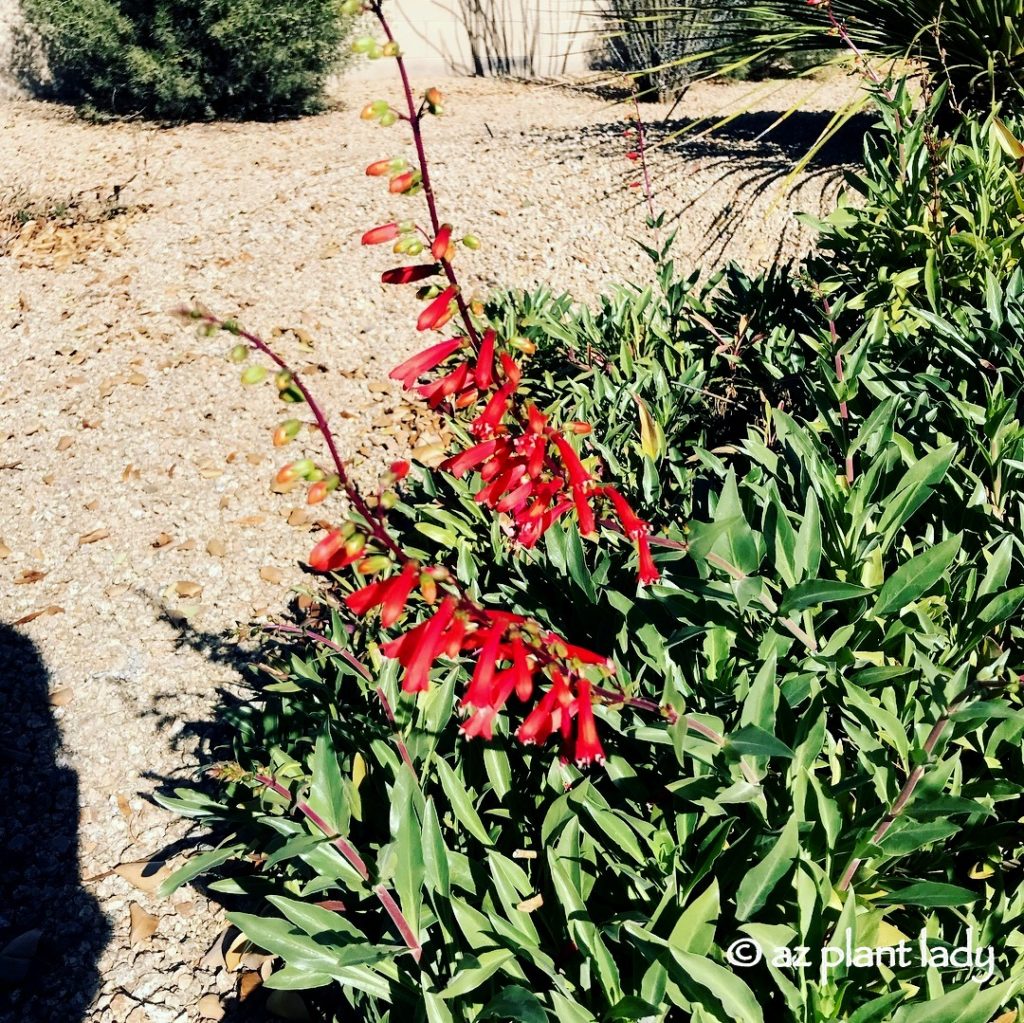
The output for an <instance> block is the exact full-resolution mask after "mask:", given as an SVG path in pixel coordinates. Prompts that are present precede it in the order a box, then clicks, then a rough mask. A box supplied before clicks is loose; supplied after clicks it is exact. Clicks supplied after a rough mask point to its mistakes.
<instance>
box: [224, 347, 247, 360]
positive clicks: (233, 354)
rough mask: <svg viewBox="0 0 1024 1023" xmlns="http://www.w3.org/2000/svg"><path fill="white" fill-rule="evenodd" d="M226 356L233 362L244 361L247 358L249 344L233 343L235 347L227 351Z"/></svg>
mask: <svg viewBox="0 0 1024 1023" xmlns="http://www.w3.org/2000/svg"><path fill="white" fill-rule="evenodd" d="M228 358H229V359H230V360H231V361H232V362H235V363H237V362H245V360H246V359H248V358H249V346H248V345H235V347H234V348H232V349H231V351H230V352H228Z"/></svg>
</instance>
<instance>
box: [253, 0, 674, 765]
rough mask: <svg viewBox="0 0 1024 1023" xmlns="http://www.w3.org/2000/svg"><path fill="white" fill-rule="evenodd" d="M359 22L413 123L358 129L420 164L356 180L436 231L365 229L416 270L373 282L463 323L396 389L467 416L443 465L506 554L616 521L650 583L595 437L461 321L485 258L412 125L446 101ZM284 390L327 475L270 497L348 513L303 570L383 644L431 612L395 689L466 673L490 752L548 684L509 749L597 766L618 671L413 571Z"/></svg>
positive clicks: (410, 642)
mask: <svg viewBox="0 0 1024 1023" xmlns="http://www.w3.org/2000/svg"><path fill="white" fill-rule="evenodd" d="M366 9H367V10H368V11H370V12H371V13H373V14H375V15H376V16H377V18H378V20H379V21H380V23H381V26H382V27H383V28H384V31H385V33H386V35H387V39H385V40H384V41H383V42H381V43H374V41H373V40H370V43H371V44H373V45H374V46H376V47H377V48H378V49H379V50H380V51H381V53H382V54H385V53H386V54H387V55H389V56H395V57H396V58H397V60H398V63H399V70H400V73H401V77H402V83H403V87H404V90H405V95H406V101H407V103H406V106H407V109H406V110H405V111H402V112H399V111H398V110H395V109H394V108H392V107H391V106H390V105H389V104H388V103H387V102H386V101H384V100H378V101H375V102H374V103H371V104H369V105H368V106H367V107H366V108H365V109H364V111H363V115H362V116H363V118H364V119H365V120H374V121H377V122H378V123H379V124H381V125H383V126H385V127H386V126H389V125H392V124H395V123H397V122H398V121H403V122H405V123H407V124H408V125H409V127H410V129H411V131H412V136H413V141H414V143H415V146H416V150H417V157H418V164H419V165H418V166H414V165H413V164H411V163H410V162H409V161H408V160H406V159H404V158H401V157H398V158H390V159H382V160H377V161H375V162H374V163H371V164H370V166H369V167H367V169H366V173H367V174H368V175H370V176H371V177H387V178H388V179H389V183H388V188H389V191H390V192H391V193H394V194H412V193H422V194H423V195H424V196H425V198H426V204H427V209H428V212H429V218H430V225H429V227H428V228H424V227H421V226H419V225H418V224H416V223H415V222H413V221H395V222H392V223H388V224H383V225H380V226H378V227H374V228H371V229H370V230H368V231H367V232H366V233H365V234H364V235H363V237H362V243H363V244H364V245H383V244H389V245H391V246H392V249H393V251H394V252H395V253H396V254H399V255H402V256H405V257H410V258H415V257H418V256H420V255H421V254H422V255H424V256H425V257H426V259H427V261H425V262H423V263H411V264H409V263H407V264H406V265H402V266H398V267H394V268H392V269H390V270H387V271H385V272H384V273H383V275H382V278H381V279H382V281H383V283H385V284H415V285H419V286H421V288H420V298H421V299H422V300H423V302H424V303H425V304H424V306H423V308H422V310H421V311H420V313H419V315H418V318H417V321H416V327H417V329H418V330H419V331H440V330H442V329H443V328H444V327H445V326H446V325H448V324H449V323H450V322H451V321H452V320H453V319H455V318H456V317H461V329H460V331H459V332H458V333H457V334H456V336H453V337H450V338H447V339H445V340H442V341H439V342H437V343H435V344H433V345H431V346H429V347H428V348H426V349H425V350H424V351H421V352H419V353H418V354H416V355H414V356H413V357H412V358H410V359H408V360H406V361H405V362H404V363H402V365H401V366H398V367H397V368H396V369H394V370H393V371H392V373H391V377H392V378H393V379H395V380H398V381H400V382H401V383H402V384H403V385H404V386H405V387H406V388H407V389H413V388H415V389H416V390H417V392H418V393H419V394H420V395H421V396H422V397H423V398H424V399H425V400H426V402H427V403H428V405H429V406H430V407H431V408H433V409H437V410H441V411H444V412H448V413H449V414H451V415H456V414H461V415H463V416H465V417H467V419H468V429H469V433H470V435H471V436H472V437H473V441H474V442H473V443H472V444H471V445H470V446H469V447H467V448H466V449H465V450H463V451H459V452H456V453H454V454H452V455H451V456H450V457H449V458H448V459H447V460H446V461H444V462H443V463H442V466H441V468H442V469H443V470H444V471H447V472H450V473H451V474H452V475H453V476H455V477H459V478H461V477H464V476H466V475H467V474H469V473H476V474H478V475H479V477H480V481H481V486H480V487H479V489H478V490H477V493H476V500H477V501H478V502H479V503H480V504H482V505H484V506H485V507H487V508H490V509H492V510H494V511H495V512H497V513H499V514H500V515H502V516H503V519H502V521H503V523H505V525H506V533H507V535H509V536H510V538H511V539H512V540H513V541H514V542H516V543H519V544H520V545H522V546H524V547H532V546H533V545H535V544H536V543H537V542H538V540H540V538H541V537H542V536H543V535H544V533H545V532H546V531H547V530H548V529H550V528H551V526H552V525H553V524H554V523H555V522H557V521H558V520H559V519H561V518H562V517H563V516H574V517H575V519H576V521H577V523H578V526H579V530H580V533H581V534H582V535H584V536H586V537H596V535H597V523H598V521H599V520H600V521H602V522H603V523H609V521H610V519H609V516H610V517H611V518H612V519H615V520H617V522H618V526H619V530H620V531H621V533H622V534H624V535H625V536H627V537H628V538H629V539H630V540H632V541H633V543H634V544H635V546H636V549H637V553H638V557H639V579H640V582H641V584H649V583H653V582H654V581H656V580H657V579H658V570H657V568H656V567H655V565H654V561H653V559H652V557H651V549H650V528H649V526H648V524H647V523H646V522H645V521H644V520H643V519H641V518H640V517H639V516H638V515H637V514H636V513H635V512H634V510H633V509H632V507H631V506H630V504H629V502H628V501H627V500H626V498H625V497H624V496H623V495H622V494H621V493H620V492H619V491H618V490H617V489H616V488H615V487H614V486H612V485H610V484H609V483H607V482H604V481H603V479H602V477H603V466H602V465H601V464H600V462H599V460H598V459H597V458H596V456H593V455H590V456H588V455H586V454H581V453H580V452H579V451H578V450H577V448H576V447H574V445H573V442H572V440H571V439H570V435H573V436H576V437H582V436H585V435H586V434H589V433H590V431H591V428H590V426H589V424H587V423H580V422H574V423H569V424H567V425H566V426H565V427H564V428H559V427H557V426H555V425H554V424H552V422H551V420H550V417H549V416H548V415H547V414H546V413H544V412H543V411H541V410H540V409H538V408H537V407H536V405H535V404H533V403H531V402H529V401H525V400H522V399H521V396H520V395H519V393H518V392H519V388H520V383H521V379H522V367H521V362H520V359H521V358H524V357H527V356H529V355H531V354H533V351H534V346H533V345H532V344H531V343H530V342H529V341H528V340H526V339H524V338H510V339H500V338H499V337H498V335H497V333H496V332H495V331H494V330H490V329H487V330H483V331H481V330H480V329H478V327H477V324H476V322H475V320H474V313H477V314H479V309H478V308H477V307H476V306H474V308H473V310H471V309H470V307H469V306H468V305H467V304H466V302H465V300H464V299H463V297H462V289H461V287H460V285H459V283H458V280H457V277H456V275H455V271H454V268H453V265H452V261H453V259H454V258H455V255H456V251H457V245H458V243H459V242H461V244H462V245H464V246H465V247H466V248H469V249H476V248H478V247H479V244H480V243H479V241H478V240H477V239H476V238H475V237H474V236H472V235H465V236H463V237H462V238H460V239H456V238H455V233H454V228H453V226H452V225H451V224H446V223H441V221H440V218H439V217H438V214H437V208H436V202H435V198H434V194H433V191H432V188H431V183H430V173H429V167H428V165H427V162H426V154H425V150H424V146H423V136H422V131H421V125H422V120H423V118H424V116H425V115H427V114H431V115H437V114H440V113H441V111H442V100H443V97H442V96H441V94H440V93H439V92H438V91H437V90H436V89H430V90H428V91H427V92H426V93H425V94H424V96H423V98H422V100H421V102H420V103H419V104H417V103H416V101H415V100H414V99H413V94H412V91H411V88H410V86H409V81H408V77H407V74H406V71H405V67H404V64H403V63H402V59H401V54H400V51H399V50H398V48H397V46H396V45H395V44H394V40H393V38H392V37H391V34H390V29H389V28H388V25H387V22H386V21H385V19H384V17H383V15H382V14H381V11H380V6H379V4H376V3H370V4H369V5H368V6H367V8H366ZM641 155H642V150H641ZM425 282H430V283H425ZM234 330H235V332H236V333H240V334H241V336H244V337H245V338H246V339H247V340H249V342H250V343H251V344H252V345H254V347H256V348H259V349H260V350H261V351H264V352H265V353H266V354H268V355H270V357H271V358H272V359H273V360H274V361H275V362H277V363H278V365H279V366H280V367H281V370H282V373H281V374H279V375H280V376H282V379H283V374H284V373H285V372H286V369H287V368H286V367H285V366H284V364H283V363H282V362H281V360H280V359H278V358H277V356H275V355H274V354H273V352H271V351H270V350H269V348H268V347H267V346H266V345H265V344H264V343H263V342H262V341H260V340H259V339H258V338H255V337H253V336H252V335H248V334H245V333H244V332H241V331H238V330H237V328H234ZM287 384H288V386H289V387H291V386H294V387H296V388H297V389H298V390H299V391H300V392H301V397H302V398H304V399H305V400H306V401H307V402H308V403H309V405H310V407H311V409H312V410H313V412H314V416H315V417H316V420H317V424H316V425H317V429H318V430H319V431H320V433H321V434H322V435H323V437H324V439H325V440H326V442H327V444H328V447H329V448H330V450H331V454H332V457H333V459H334V463H335V469H336V472H335V473H333V474H331V475H327V474H325V473H324V472H323V471H322V470H320V469H318V468H317V467H316V466H315V465H314V464H313V463H312V462H310V461H309V460H308V459H301V460H299V461H297V462H293V463H290V464H289V465H287V466H285V467H284V468H283V469H282V470H281V472H280V473H279V474H278V478H277V480H276V483H277V485H280V486H291V485H292V484H294V483H297V482H299V481H300V480H304V481H306V482H308V483H310V484H311V487H310V492H309V501H310V503H317V502H319V501H320V500H323V499H324V498H325V497H326V496H327V494H328V493H329V492H330V491H332V490H334V489H335V488H337V487H341V488H342V489H343V490H344V491H345V493H346V494H347V495H348V497H349V500H350V502H351V504H352V505H353V508H354V510H355V512H356V513H357V514H356V515H355V517H354V518H353V519H352V520H349V521H348V522H346V523H345V524H344V525H343V526H342V527H340V528H338V529H334V530H331V531H330V532H329V533H328V534H327V535H326V536H325V537H324V538H323V539H322V540H321V541H320V542H319V543H318V544H317V545H316V546H315V547H314V548H313V550H312V552H311V553H310V556H309V564H310V567H312V568H313V569H314V570H315V571H319V572H337V571H340V570H341V569H344V568H348V567H350V568H352V569H353V570H354V571H355V573H356V574H357V576H360V575H361V576H363V577H373V578H372V579H371V580H370V581H367V582H364V583H363V584H362V585H360V586H359V588H357V589H356V590H355V591H354V592H353V593H351V594H349V595H348V596H347V597H346V598H345V603H346V605H347V606H348V608H349V610H350V611H351V612H352V613H353V614H356V615H360V616H366V615H369V614H371V613H374V612H377V611H379V614H380V623H381V626H382V627H383V628H385V629H390V628H392V627H393V626H395V625H396V624H398V622H399V621H400V619H401V618H402V617H403V615H404V614H405V613H406V611H407V610H408V609H409V605H410V602H411V601H412V600H413V599H414V598H415V599H416V600H417V602H421V604H422V605H423V606H425V607H426V609H427V612H428V613H427V616H426V617H425V618H424V619H423V620H422V621H420V622H419V623H418V624H416V625H414V626H413V627H412V628H409V629H407V630H406V631H405V632H404V633H403V634H402V635H400V636H398V637H397V638H394V639H390V640H388V641H386V642H384V643H382V645H381V650H382V652H383V653H384V654H385V656H387V657H389V658H393V659H395V660H397V661H398V662H399V663H400V664H401V666H402V668H403V671H404V674H403V676H402V689H403V690H404V691H405V692H407V693H417V692H422V691H424V690H426V689H428V688H429V685H430V673H431V671H432V669H433V668H434V667H435V666H436V665H437V664H438V663H439V662H440V661H441V659H442V658H444V659H448V660H457V659H461V658H466V659H468V660H470V661H471V662H472V663H473V665H474V667H473V674H472V678H471V681H470V683H469V686H468V688H467V690H466V692H465V694H464V695H463V698H462V706H463V708H464V709H465V711H466V713H467V717H466V720H465V722H464V723H463V725H462V730H463V732H464V733H465V734H466V735H467V736H483V737H485V738H491V737H492V735H493V727H494V721H495V719H496V717H497V716H498V714H499V713H500V712H501V711H502V710H503V708H504V707H505V706H506V704H507V702H508V700H509V699H510V698H511V696H512V695H513V694H515V695H516V697H517V698H518V699H519V700H520V701H522V702H524V703H531V702H532V701H534V700H535V691H536V690H537V689H538V688H539V687H541V686H543V685H546V686H547V688H546V689H545V690H544V691H543V692H541V694H540V695H539V698H536V701H535V702H533V705H532V707H531V709H530V710H529V711H528V713H527V715H526V717H525V719H524V720H523V722H522V724H521V725H520V726H519V728H518V729H517V731H516V736H517V738H518V739H519V740H520V741H522V742H524V743H530V742H538V743H540V742H544V741H546V740H547V739H548V738H549V737H551V736H553V735H558V736H559V737H560V738H561V740H562V744H563V750H564V752H565V754H566V755H571V756H572V758H573V759H575V760H576V761H577V763H581V764H588V763H592V762H594V761H600V760H602V759H603V752H602V749H601V743H600V740H599V738H598V735H597V728H596V724H595V720H594V709H593V701H594V698H595V692H594V688H593V683H592V681H591V676H593V677H607V676H608V675H610V674H612V673H613V672H614V667H613V665H612V664H611V663H610V662H609V661H608V659H607V658H605V657H602V656H600V655H598V654H595V653H592V652H591V651H589V650H586V649H584V648H582V647H578V646H574V645H572V644H570V643H568V642H567V641H566V640H565V639H563V638H562V637H561V636H558V635H556V634H555V633H553V632H551V631H550V630H547V629H545V628H543V627H542V626H540V625H539V624H538V623H537V622H535V621H531V620H530V619H527V618H524V617H523V616H521V615H517V614H513V613H511V612H508V611H501V610H492V609H488V608H484V607H481V606H480V604H479V603H477V602H476V601H474V600H472V599H471V598H470V597H469V596H468V595H467V594H466V593H465V591H464V590H463V589H462V587H461V586H460V584H459V583H458V580H457V579H455V578H454V577H453V576H452V575H451V573H450V572H449V571H448V570H447V569H446V568H445V567H443V566H422V565H420V564H419V563H418V562H417V561H415V560H414V559H412V558H410V557H409V556H408V555H407V554H406V553H405V552H404V551H403V550H402V548H401V547H400V546H399V545H398V543H397V542H396V541H395V539H394V538H393V537H392V536H391V534H390V532H389V531H388V528H387V524H386V516H387V510H388V509H389V508H390V507H393V505H394V503H395V501H397V495H396V494H395V493H394V492H393V491H389V490H385V489H382V491H381V493H380V494H378V496H377V498H376V499H370V500H367V499H365V498H364V497H363V496H362V495H361V494H360V492H359V491H358V490H357V489H356V488H355V487H354V486H353V485H352V484H351V482H350V481H349V479H348V477H347V475H346V472H345V468H344V465H343V463H342V462H341V460H340V458H339V457H338V453H337V450H336V447H335V445H334V442H333V437H332V435H331V433H330V431H329V429H328V426H327V422H326V419H325V417H324V416H323V413H322V411H321V410H320V409H319V407H318V406H317V405H316V403H315V402H314V401H313V399H312V396H311V395H310V394H309V393H308V391H307V390H306V388H305V385H304V384H302V383H301V381H299V380H298V379H297V378H292V376H291V375H290V374H288V381H287ZM297 432H298V427H297V424H296V421H294V420H289V421H288V422H287V423H285V424H282V426H281V427H279V428H278V431H277V432H276V433H275V438H274V443H275V445H283V444H287V443H289V442H290V441H291V440H292V439H294V437H295V436H296V434H297ZM408 472H409V464H408V463H407V462H397V463H395V464H394V465H392V466H391V470H390V472H389V473H388V475H387V477H386V478H385V481H384V483H385V488H387V487H391V485H393V484H396V483H398V482H399V481H400V480H402V479H403V478H404V477H405V476H406V474H407V473H408Z"/></svg>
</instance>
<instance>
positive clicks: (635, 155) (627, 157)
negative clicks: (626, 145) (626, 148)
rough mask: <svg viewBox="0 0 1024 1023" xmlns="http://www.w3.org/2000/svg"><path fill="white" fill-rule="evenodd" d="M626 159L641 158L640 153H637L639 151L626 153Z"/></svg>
mask: <svg viewBox="0 0 1024 1023" xmlns="http://www.w3.org/2000/svg"><path fill="white" fill-rule="evenodd" d="M626 159H627V160H639V159H640V154H639V153H637V152H632V153H626Z"/></svg>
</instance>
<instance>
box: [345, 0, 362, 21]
mask: <svg viewBox="0 0 1024 1023" xmlns="http://www.w3.org/2000/svg"><path fill="white" fill-rule="evenodd" d="M362 12H363V0H343V3H342V5H341V13H342V14H344V15H345V16H346V17H349V18H352V17H355V15H357V14H362Z"/></svg>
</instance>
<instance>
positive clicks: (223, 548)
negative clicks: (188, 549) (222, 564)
mask: <svg viewBox="0 0 1024 1023" xmlns="http://www.w3.org/2000/svg"><path fill="white" fill-rule="evenodd" d="M227 552H228V545H227V544H226V543H225V542H224V541H223V540H218V539H216V538H214V539H213V540H211V541H210V542H209V543H208V544H207V545H206V553H207V554H209V555H211V556H212V557H214V558H223V557H224V555H225V554H227Z"/></svg>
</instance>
